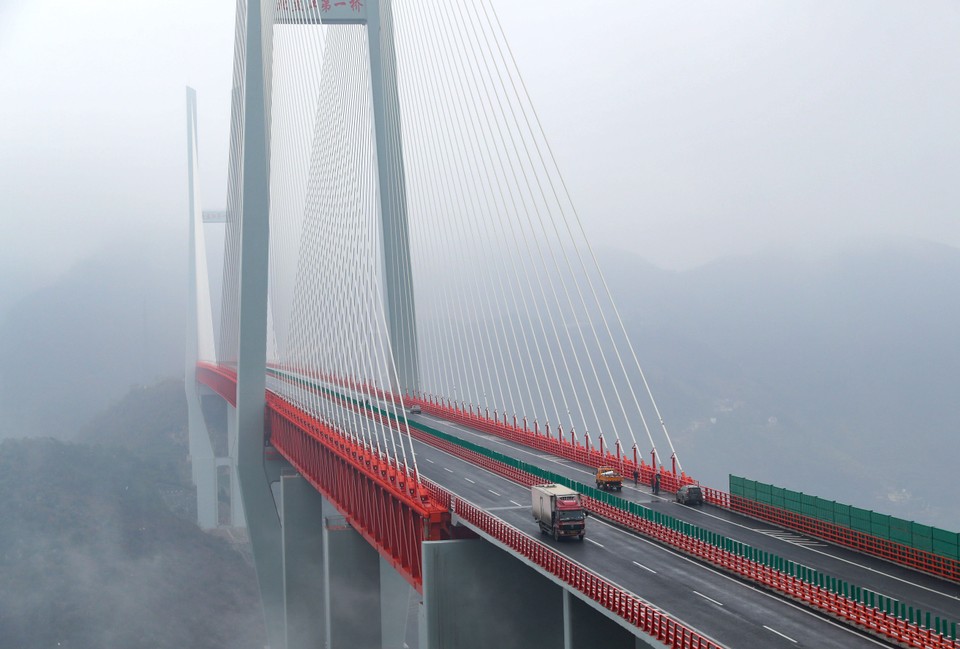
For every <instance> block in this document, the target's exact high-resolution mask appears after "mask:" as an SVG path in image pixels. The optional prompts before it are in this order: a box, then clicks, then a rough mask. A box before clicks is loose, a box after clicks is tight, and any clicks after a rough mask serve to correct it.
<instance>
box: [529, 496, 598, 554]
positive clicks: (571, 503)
mask: <svg viewBox="0 0 960 649" xmlns="http://www.w3.org/2000/svg"><path fill="white" fill-rule="evenodd" d="M530 496H531V500H532V505H533V520H535V521H537V523H538V524H539V525H540V531H541V532H542V533H544V534H550V535H552V536H553V538H554V540H557V539H559V538H560V537H562V536H577V537H579V538H580V540H581V541H582V540H583V536H584V534H586V523H587V512H586V511H584V509H583V506H582V505H581V504H580V494H578V493H577V492H576V491H574V490H573V489H569V488H567V487H564V486H563V485H558V484H540V485H533V486H532V487H530Z"/></svg>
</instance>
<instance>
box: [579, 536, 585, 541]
mask: <svg viewBox="0 0 960 649" xmlns="http://www.w3.org/2000/svg"><path fill="white" fill-rule="evenodd" d="M584 536H585V535H584V534H581V535H580V542H581V543H583V537H584Z"/></svg>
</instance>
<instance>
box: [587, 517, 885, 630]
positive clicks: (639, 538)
mask: <svg viewBox="0 0 960 649" xmlns="http://www.w3.org/2000/svg"><path fill="white" fill-rule="evenodd" d="M594 520H595V521H596V522H597V523H600V524H601V525H606V526H607V527H609V528H610V529H612V530H613V531H615V532H619V533H620V534H623V535H624V536H629V537H630V538H632V539H635V540H637V541H641V542H643V543H646V544H647V545H649V546H651V547H653V548H657V549H658V550H663V551H664V552H668V553H670V554H672V555H673V556H675V557H677V558H678V559H683V560H684V561H686V562H688V563H692V564H693V565H695V566H699V567H700V568H703V569H704V570H707V571H709V572H712V573H713V574H715V575H717V576H718V577H723V578H724V579H726V580H727V581H731V582H733V583H734V584H736V585H737V586H741V587H743V588H747V589H749V590H752V591H753V592H755V593H757V594H758V595H763V596H764V597H769V598H770V599H772V600H774V601H775V602H780V603H781V604H785V605H787V606H789V607H790V608H793V609H796V610H797V611H799V612H801V613H803V614H804V615H809V616H810V617H812V618H816V619H817V620H819V621H821V622H825V623H826V624H829V625H831V626H834V627H836V628H838V629H840V630H841V631H846V632H847V633H849V634H851V635H855V636H857V637H858V638H861V639H863V640H866V641H868V642H872V643H873V644H875V645H877V646H878V647H889V646H890V645H888V644H886V643H883V642H880V641H879V640H875V639H873V638H871V637H870V636H866V635H861V634H860V633H858V632H857V631H855V630H854V629H852V628H850V627H847V626H843V625H842V624H840V623H839V622H834V621H833V620H828V619H827V618H824V617H820V616H819V615H817V614H816V613H815V612H814V611H811V610H810V609H808V608H805V607H803V606H801V605H800V604H794V603H793V602H791V601H789V600H786V599H781V598H779V597H777V596H776V595H774V594H773V593H768V592H766V591H765V590H760V589H759V588H757V587H756V586H751V585H750V584H747V583H744V582H742V581H740V580H739V579H736V578H734V577H732V576H731V575H728V574H726V573H725V572H720V571H719V570H717V569H716V568H711V567H710V566H708V565H706V564H703V563H700V562H698V561H694V560H693V559H691V558H690V557H688V556H684V555H682V554H680V553H679V552H677V551H675V550H670V549H668V548H666V547H664V546H662V545H659V544H657V543H654V542H653V541H651V540H649V539H645V538H644V537H642V536H638V535H637V534H633V533H631V532H628V531H627V530H625V529H622V528H619V527H617V526H616V525H614V524H612V523H608V522H607V521H605V520H602V519H599V518H595V519H594ZM634 563H636V561H634ZM686 626H690V625H689V624H687V625H686ZM691 628H692V627H691ZM697 633H699V634H700V635H705V634H704V633H703V632H702V631H697Z"/></svg>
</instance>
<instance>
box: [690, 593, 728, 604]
mask: <svg viewBox="0 0 960 649" xmlns="http://www.w3.org/2000/svg"><path fill="white" fill-rule="evenodd" d="M693 594H694V595H699V596H700V597H702V598H703V599H705V600H707V601H708V602H713V603H714V604H716V605H717V606H723V603H722V602H718V601H717V600H715V599H713V598H712V597H707V596H706V595H704V594H703V593H698V592H697V591H693Z"/></svg>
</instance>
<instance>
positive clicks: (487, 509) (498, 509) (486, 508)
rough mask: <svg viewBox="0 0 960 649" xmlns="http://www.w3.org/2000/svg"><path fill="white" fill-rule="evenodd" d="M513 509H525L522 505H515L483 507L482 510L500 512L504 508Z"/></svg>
mask: <svg viewBox="0 0 960 649" xmlns="http://www.w3.org/2000/svg"><path fill="white" fill-rule="evenodd" d="M514 509H526V507H525V506H523V505H517V506H516V507H484V508H483V511H485V512H500V511H504V510H510V511H513V510H514Z"/></svg>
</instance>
